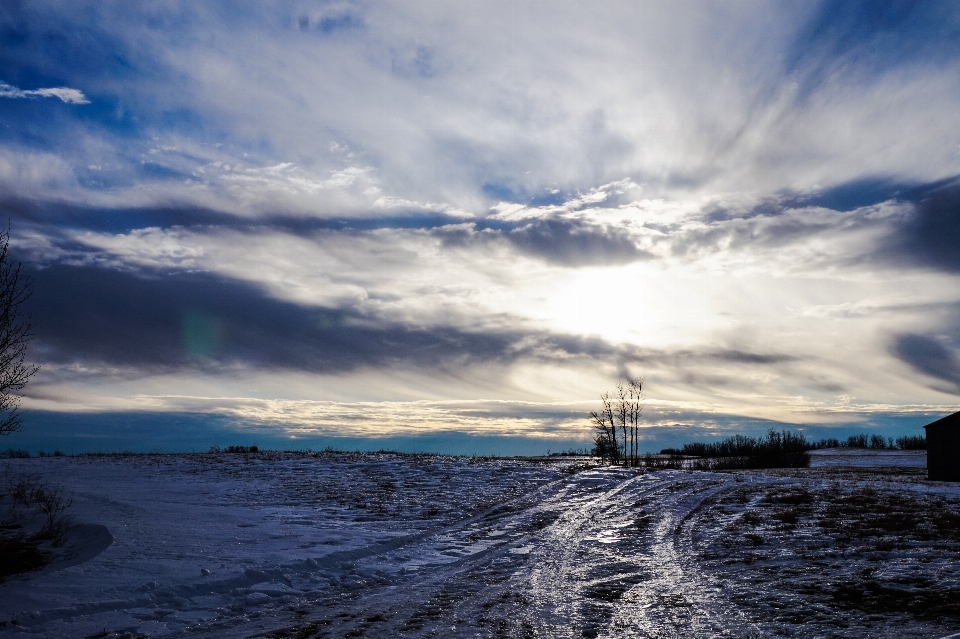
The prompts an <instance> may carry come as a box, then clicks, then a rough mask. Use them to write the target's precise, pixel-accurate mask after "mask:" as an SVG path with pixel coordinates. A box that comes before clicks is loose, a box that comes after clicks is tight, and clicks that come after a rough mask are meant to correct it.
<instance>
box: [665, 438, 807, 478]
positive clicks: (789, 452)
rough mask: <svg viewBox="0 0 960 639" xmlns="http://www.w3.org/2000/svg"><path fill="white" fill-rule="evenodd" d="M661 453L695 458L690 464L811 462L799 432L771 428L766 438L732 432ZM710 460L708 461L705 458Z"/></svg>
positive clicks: (771, 465)
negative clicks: (721, 439) (718, 437)
mask: <svg viewBox="0 0 960 639" xmlns="http://www.w3.org/2000/svg"><path fill="white" fill-rule="evenodd" d="M660 454H661V455H682V456H685V457H697V458H700V460H703V461H700V460H698V461H695V462H694V463H693V465H692V466H693V467H694V468H697V469H702V470H714V469H720V468H805V467H807V466H809V465H810V443H809V442H807V440H806V438H804V436H803V435H802V434H801V433H794V432H791V431H789V430H785V431H781V432H779V433H778V432H777V431H775V430H770V431H769V432H768V433H767V436H766V437H747V436H745V435H734V436H732V437H728V438H726V439H724V440H723V441H719V442H714V443H712V444H705V443H702V442H694V443H692V444H684V445H683V447H682V448H680V449H676V448H665V449H663V450H662V451H660ZM706 460H711V461H706Z"/></svg>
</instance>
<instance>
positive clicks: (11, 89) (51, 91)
mask: <svg viewBox="0 0 960 639" xmlns="http://www.w3.org/2000/svg"><path fill="white" fill-rule="evenodd" d="M0 98H59V99H60V101H61V102H66V103H67V104H90V100H88V99H87V97H86V96H85V95H83V92H82V91H80V90H79V89H71V88H69V87H51V88H48V89H30V90H26V91H25V90H23V89H18V88H17V87H15V86H11V85H9V84H7V83H6V82H0Z"/></svg>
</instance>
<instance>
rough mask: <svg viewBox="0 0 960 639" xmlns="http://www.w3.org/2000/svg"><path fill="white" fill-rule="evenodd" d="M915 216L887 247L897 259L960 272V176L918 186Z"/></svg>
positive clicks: (912, 196)
mask: <svg viewBox="0 0 960 639" xmlns="http://www.w3.org/2000/svg"><path fill="white" fill-rule="evenodd" d="M906 199H907V200H908V201H912V202H913V203H914V212H913V215H912V216H911V217H910V218H909V219H908V220H907V222H906V224H905V225H904V226H903V227H902V228H899V229H897V231H896V233H895V234H894V235H893V236H892V237H890V238H888V240H887V242H886V245H885V246H883V247H882V248H883V250H884V252H885V253H886V254H887V255H889V256H890V257H892V258H893V259H895V260H897V261H907V262H911V263H914V264H919V265H922V266H927V267H930V268H934V269H937V270H941V271H946V272H950V273H957V272H960V178H958V177H955V178H951V179H950V180H944V181H941V182H937V183H934V184H930V185H927V186H925V187H918V188H916V189H914V190H913V191H912V192H911V193H910V194H909V195H908V197H907V198H906Z"/></svg>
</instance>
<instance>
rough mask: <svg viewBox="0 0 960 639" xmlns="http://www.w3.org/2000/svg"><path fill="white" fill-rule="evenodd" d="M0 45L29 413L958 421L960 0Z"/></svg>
mask: <svg viewBox="0 0 960 639" xmlns="http://www.w3.org/2000/svg"><path fill="white" fill-rule="evenodd" d="M0 43H2V44H0V210H2V213H3V217H6V218H8V219H9V220H10V223H11V225H12V244H13V245H14V248H15V251H16V255H17V257H18V258H19V259H20V260H21V261H22V262H23V263H24V265H25V267H26V269H27V271H28V272H29V273H30V275H31V277H32V278H33V281H34V288H35V293H34V297H33V298H32V299H31V300H30V312H31V313H32V315H33V319H34V321H35V324H36V338H35V341H34V343H33V345H32V349H31V357H32V358H33V359H34V360H35V361H36V362H38V363H39V364H41V366H42V368H41V372H40V373H39V374H38V375H37V376H36V378H35V379H34V381H33V382H32V383H31V385H30V386H29V387H28V388H27V390H26V395H25V398H24V401H23V405H24V407H25V408H26V409H28V412H27V421H26V426H27V431H30V429H31V428H33V430H34V432H37V431H38V430H42V424H41V422H42V423H43V424H46V423H52V422H51V420H52V421H57V420H58V419H59V420H60V422H58V423H61V424H63V423H71V422H70V420H75V422H73V423H76V424H81V423H82V424H87V426H84V427H83V428H87V429H93V430H96V427H95V426H93V425H95V424H96V423H97V420H96V419H91V417H90V416H91V415H109V416H111V417H110V419H113V420H115V421H116V420H118V419H119V422H122V421H123V420H122V419H121V418H118V417H117V416H118V415H120V416H123V415H128V416H130V419H131V420H133V419H136V420H140V421H139V422H138V423H150V424H153V426H150V427H147V428H146V430H145V431H144V432H148V431H150V430H151V429H154V430H162V429H164V428H166V427H167V425H168V424H169V423H170V420H171V419H172V417H171V416H174V415H176V416H184V415H191V416H194V418H192V421H190V424H191V426H190V428H193V429H200V430H201V431H202V430H203V428H204V426H203V424H204V423H206V422H204V420H203V419H197V418H196V416H204V415H205V416H209V417H210V420H214V419H215V420H216V423H217V424H224V423H226V424H229V425H231V426H230V427H232V428H237V429H253V431H251V432H254V431H255V432H257V433H259V434H260V435H261V436H264V435H263V434H264V433H268V434H273V435H275V436H277V437H286V438H290V437H296V438H298V439H300V440H301V441H308V440H309V441H319V440H317V438H324V437H326V438H330V437H338V436H344V437H361V438H363V437H376V438H380V439H381V440H383V438H389V437H412V438H416V437H434V438H436V437H439V436H440V435H442V434H445V433H446V434H448V435H450V436H451V437H467V438H469V437H478V438H498V437H501V438H502V437H508V438H514V439H517V440H522V439H524V438H527V439H530V440H531V441H533V440H536V441H541V442H542V441H547V442H549V441H554V442H557V444H558V446H557V447H555V449H557V448H558V447H562V446H560V444H562V443H564V442H571V441H575V440H582V439H583V438H584V437H586V436H587V435H588V425H587V422H586V421H585V420H584V419H583V415H584V413H585V411H588V410H590V409H591V408H593V407H594V405H595V404H596V398H597V396H598V395H599V394H600V393H601V392H603V391H604V390H608V389H610V388H611V387H612V386H613V384H615V383H616V381H617V380H618V379H623V378H625V377H627V376H642V377H643V379H644V381H645V386H646V389H647V400H648V401H647V408H646V409H645V411H646V413H647V419H648V425H649V426H650V428H651V430H650V433H655V432H662V431H663V429H670V428H678V427H705V428H706V427H709V429H713V430H711V431H710V432H713V433H714V434H716V433H720V432H727V431H729V430H731V429H733V430H736V429H740V430H744V429H747V430H749V429H750V428H754V429H756V428H761V427H762V428H766V426H767V425H769V424H774V425H780V424H788V425H795V426H806V427H813V426H817V427H823V428H826V427H829V426H830V425H835V428H837V429H841V428H846V429H849V428H850V427H851V425H857V424H863V425H865V426H866V425H871V424H879V423H881V422H882V423H885V424H896V423H898V422H896V419H898V418H904V419H906V417H908V416H911V415H912V416H914V419H913V420H912V421H909V420H908V421H909V424H911V426H910V427H911V428H914V429H915V427H916V424H917V423H923V422H924V421H926V420H925V416H927V415H934V414H939V413H945V412H951V411H953V410H956V405H957V403H958V396H960V251H958V246H960V177H958V176H960V108H958V107H960V14H958V12H957V11H956V5H955V4H954V3H952V2H924V3H914V2H906V1H904V2H896V1H895V2H881V1H869V2H855V1H850V2H842V3H836V2H825V3H816V2H809V1H806V0H803V1H794V2H765V3H758V2H752V1H751V2H728V1H723V2H719V1H713V2H669V3H668V2H644V3H636V2H613V1H601V2H564V1H562V0H550V1H544V2H539V1H534V0H523V1H516V0H514V1H512V2H495V1H484V2H403V3H392V2H310V1H306V0H304V1H291V2H282V1H278V2H261V3H253V4H246V5H243V6H239V5H237V4H236V3H233V2H222V3H217V2H203V3H196V2H177V1H176V0H170V1H162V2H161V1H157V2H153V3H138V4H137V5H136V6H135V7H134V6H133V5H130V3H127V2H111V1H103V0H98V1H97V2H89V3H86V2H83V1H82V0H71V1H70V2H29V3H28V2H18V1H16V0H13V1H11V2H4V3H3V4H2V5H0ZM31 416H33V417H31ZM151 416H152V417H151ZM917 416H921V417H917ZM81 417H82V419H81ZM148 417H151V419H152V421H151V419H148ZM41 418H42V419H41ZM31 419H33V420H34V421H33V422H31ZM918 419H919V422H918V421H917V420H918ZM44 420H46V421H44ZM143 420H146V422H144V421H143ZM891 420H892V421H891ZM119 422H117V423H119ZM209 423H210V424H213V423H214V421H210V422H209ZM902 423H904V424H905V423H907V422H902ZM31 424H32V426H31ZM77 428H80V427H79V426H78V427H77ZM211 428H212V426H211ZM218 428H219V426H218ZM81 430H82V428H81ZM75 434H76V433H75ZM18 436H22V435H15V436H14V437H18ZM144 437H145V439H143V441H142V442H140V444H138V443H137V441H136V440H134V441H133V442H132V443H131V442H130V441H127V442H126V443H125V444H124V445H126V446H127V447H136V446H138V445H140V446H141V447H147V448H148V447H149V446H153V445H155V443H151V442H153V440H149V437H147V436H146V435H144ZM311 437H312V438H314V439H313V440H311V439H310V438H311ZM653 439H655V437H654V436H653V435H651V441H653ZM10 441H11V443H15V442H13V440H12V439H11V440H10ZM384 441H385V440H384ZM477 441H480V440H479V439H478V440H477ZM227 443H229V442H227ZM98 445H101V446H109V445H111V444H110V441H106V442H105V441H104V440H101V441H99V444H98Z"/></svg>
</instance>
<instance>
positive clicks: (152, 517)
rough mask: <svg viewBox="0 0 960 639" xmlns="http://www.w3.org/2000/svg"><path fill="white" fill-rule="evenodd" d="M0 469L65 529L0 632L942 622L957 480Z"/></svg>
mask: <svg viewBox="0 0 960 639" xmlns="http://www.w3.org/2000/svg"><path fill="white" fill-rule="evenodd" d="M4 464H5V465H7V466H9V468H10V472H12V473H27V474H30V475H33V476H34V477H36V478H38V479H41V480H43V481H46V482H48V483H50V484H56V485H60V486H62V487H63V488H64V489H65V490H66V492H67V493H68V494H69V496H70V497H71V498H72V499H73V506H72V509H71V512H72V513H73V517H74V520H75V521H76V522H77V523H78V524H86V525H85V526H79V525H78V526H77V527H76V528H74V529H73V536H72V538H71V540H70V541H68V542H67V544H66V546H65V547H64V549H62V550H61V554H62V555H63V564H60V565H58V564H54V565H53V566H50V567H48V568H47V569H46V570H44V571H41V572H39V573H34V574H32V575H27V576H21V577H12V578H9V579H8V580H7V581H5V582H4V583H2V584H0V635H2V636H11V637H19V636H31V637H57V638H60V637H144V636H150V637H153V636H168V637H180V636H190V637H304V638H305V637H314V636H316V637H786V636H791V637H928V638H929V637H934V638H935V637H941V636H946V635H949V634H952V633H954V632H960V561H958V560H960V485H956V484H944V483H936V482H928V481H927V480H926V479H925V475H926V471H925V458H924V456H923V455H922V453H921V454H917V453H885V454H875V453H873V454H871V453H868V452H859V453H856V452H851V451H847V454H838V453H835V452H833V451H822V452H820V453H817V454H816V455H815V458H814V464H813V467H812V468H809V469H803V470H793V471H787V470H776V471H762V472H761V471H750V472H746V471H743V472H730V473H704V472H685V471H659V472H650V473H642V472H639V471H632V470H625V469H614V468H600V469H597V468H584V467H583V465H582V460H580V461H578V460H573V459H567V460H557V459H553V460H551V461H549V462H544V461H534V460H527V461H524V460H481V459H468V458H449V457H430V456H395V455H389V454H336V453H317V454H279V453H261V454H255V455H228V454H224V455H182V456H180V455H158V456H127V457H111V458H103V457H75V458H43V459H15V460H8V461H6V462H3V463H2V464H0V471H2V465H4ZM98 526H105V527H106V530H104V529H103V528H99V527H98ZM106 531H109V534H107V532H106ZM111 535H112V543H109V542H110V536H111ZM108 543H109V545H107V544H108ZM104 548H105V549H104ZM101 550H102V552H99V554H95V556H91V555H94V553H96V552H98V551H101ZM71 558H72V560H71ZM77 562H81V563H77ZM70 563H73V564H74V565H68V564H70ZM61 565H66V566H67V567H63V568H62V569H57V568H60V566H61Z"/></svg>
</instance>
